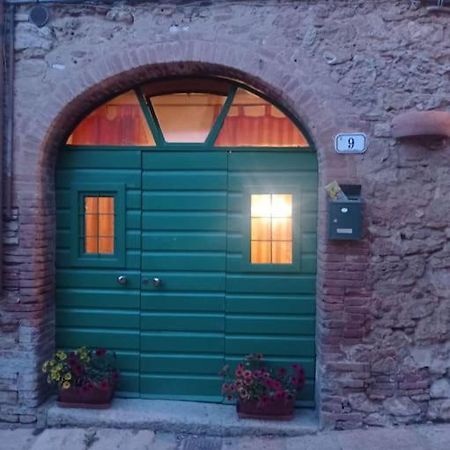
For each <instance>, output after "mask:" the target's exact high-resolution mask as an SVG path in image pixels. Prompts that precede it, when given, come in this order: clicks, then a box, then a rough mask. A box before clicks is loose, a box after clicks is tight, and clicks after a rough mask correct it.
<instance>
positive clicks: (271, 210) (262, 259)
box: [250, 194, 293, 264]
mask: <svg viewBox="0 0 450 450" xmlns="http://www.w3.org/2000/svg"><path fill="white" fill-rule="evenodd" d="M292 202H293V197H292V194H252V196H251V207H250V209H251V212H250V215H251V219H250V223H251V227H250V241H251V255H250V261H251V263H252V264H292V258H293V256H292V248H293V243H292V241H293V234H292Z"/></svg>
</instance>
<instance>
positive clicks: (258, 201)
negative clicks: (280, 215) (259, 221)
mask: <svg viewBox="0 0 450 450" xmlns="http://www.w3.org/2000/svg"><path fill="white" fill-rule="evenodd" d="M270 200H271V199H270V194H269V195H252V204H251V215H252V217H270V215H271V214H270V212H271V201H270Z"/></svg>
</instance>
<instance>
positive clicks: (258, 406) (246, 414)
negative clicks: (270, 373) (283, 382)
mask: <svg viewBox="0 0 450 450" xmlns="http://www.w3.org/2000/svg"><path fill="white" fill-rule="evenodd" d="M294 405H295V401H294V400H293V399H291V400H286V399H284V398H283V399H274V400H270V401H267V402H266V403H262V402H260V401H258V400H238V402H237V404H236V411H237V413H238V416H239V417H240V418H241V419H264V420H291V419H292V418H293V417H294Z"/></svg>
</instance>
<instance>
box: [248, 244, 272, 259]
mask: <svg viewBox="0 0 450 450" xmlns="http://www.w3.org/2000/svg"><path fill="white" fill-rule="evenodd" d="M270 253H271V251H270V241H252V248H251V262H252V263H253V264H269V263H271V255H270Z"/></svg>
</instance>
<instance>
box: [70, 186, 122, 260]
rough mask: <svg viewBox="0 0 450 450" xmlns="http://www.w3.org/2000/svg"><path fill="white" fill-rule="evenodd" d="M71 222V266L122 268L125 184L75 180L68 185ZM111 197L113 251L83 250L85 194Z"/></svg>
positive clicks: (87, 195) (86, 195)
mask: <svg viewBox="0 0 450 450" xmlns="http://www.w3.org/2000/svg"><path fill="white" fill-rule="evenodd" d="M70 191H71V193H70V196H71V209H70V214H71V222H70V232H71V236H72V239H71V241H70V260H71V261H70V262H71V264H72V265H73V266H83V267H99V268H100V267H102V268H103V267H112V268H113V267H123V266H124V265H125V255H126V253H125V242H126V230H125V221H126V205H125V184H122V183H117V184H110V183H77V184H73V185H72V186H71V188H70ZM90 196H91V197H99V196H105V197H113V198H114V253H96V254H95V253H92V254H89V253H85V251H84V245H85V242H86V241H85V239H84V237H83V236H81V231H82V230H84V226H85V224H84V199H85V197H90Z"/></svg>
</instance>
